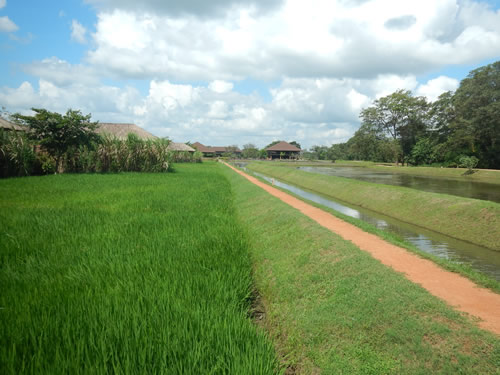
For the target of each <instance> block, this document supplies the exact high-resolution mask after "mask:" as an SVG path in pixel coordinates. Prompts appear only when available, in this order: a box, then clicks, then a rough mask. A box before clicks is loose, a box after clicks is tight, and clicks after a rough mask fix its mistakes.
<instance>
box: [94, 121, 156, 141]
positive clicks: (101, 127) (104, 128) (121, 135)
mask: <svg viewBox="0 0 500 375" xmlns="http://www.w3.org/2000/svg"><path fill="white" fill-rule="evenodd" d="M96 133H98V134H109V135H112V136H115V137H116V138H118V139H127V136H128V134H129V133H132V134H135V135H137V136H138V137H139V138H140V139H156V138H157V137H156V136H154V135H153V134H151V133H150V132H148V131H146V130H144V129H143V128H141V127H139V126H137V125H135V124H114V123H110V122H99V123H98V124H97V129H96Z"/></svg>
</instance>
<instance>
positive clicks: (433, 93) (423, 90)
mask: <svg viewBox="0 0 500 375" xmlns="http://www.w3.org/2000/svg"><path fill="white" fill-rule="evenodd" d="M459 84H460V82H459V81H458V80H456V79H454V78H450V77H446V76H440V77H437V78H434V79H431V80H429V81H428V82H427V83H426V84H424V85H420V86H419V87H418V89H417V90H416V94H417V95H420V96H425V97H427V99H429V100H430V101H434V100H436V99H437V98H438V97H439V95H441V94H442V93H444V92H446V91H455V90H456V89H457V88H458V85H459Z"/></svg>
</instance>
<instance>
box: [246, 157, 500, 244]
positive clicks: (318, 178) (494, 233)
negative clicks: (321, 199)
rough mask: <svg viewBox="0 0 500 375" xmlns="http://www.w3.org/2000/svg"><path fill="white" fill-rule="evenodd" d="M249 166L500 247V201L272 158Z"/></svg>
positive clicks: (360, 203) (309, 187) (297, 183)
mask: <svg viewBox="0 0 500 375" xmlns="http://www.w3.org/2000/svg"><path fill="white" fill-rule="evenodd" d="M247 167H248V168H249V169H252V170H255V171H257V172H261V173H264V174H267V175H269V176H273V177H276V178H278V179H281V180H283V181H286V182H289V183H291V184H294V185H296V186H299V187H303V188H306V189H309V190H312V191H316V192H318V193H321V194H323V195H325V196H329V197H332V198H336V199H340V200H342V201H344V202H347V203H351V204H354V205H357V206H360V207H364V208H367V209H370V210H372V211H376V212H380V213H383V214H385V215H387V216H391V217H394V218H396V219H399V220H402V221H404V222H408V223H411V224H415V225H418V226H421V227H423V228H427V229H430V230H433V231H438V232H440V233H443V234H446V235H448V236H451V237H455V238H458V239H461V240H465V241H468V242H471V243H475V244H478V245H481V246H485V247H488V248H490V249H493V250H497V251H500V241H499V238H500V204H498V203H494V202H490V201H480V200H476V199H468V198H462V197H456V196H451V195H445V194H436V193H429V192H423V191H418V190H414V189H409V188H404V187H399V186H389V185H381V184H374V183H369V182H363V181H357V180H354V179H347V178H342V177H334V176H326V175H319V174H313V173H307V172H304V171H299V170H296V169H293V168H286V167H282V166H276V165H273V164H269V163H252V164H250V165H248V166H247Z"/></svg>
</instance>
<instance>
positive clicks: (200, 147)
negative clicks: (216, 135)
mask: <svg viewBox="0 0 500 375" xmlns="http://www.w3.org/2000/svg"><path fill="white" fill-rule="evenodd" d="M193 147H194V148H196V149H197V150H198V151H200V152H204V153H224V152H229V151H231V152H235V153H241V150H240V149H239V148H238V147H236V148H232V147H219V146H213V147H212V146H205V145H202V144H201V143H200V142H195V143H193Z"/></svg>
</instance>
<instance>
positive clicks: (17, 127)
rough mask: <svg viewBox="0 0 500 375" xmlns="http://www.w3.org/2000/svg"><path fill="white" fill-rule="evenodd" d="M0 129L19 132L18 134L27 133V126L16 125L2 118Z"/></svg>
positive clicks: (0, 119)
mask: <svg viewBox="0 0 500 375" xmlns="http://www.w3.org/2000/svg"><path fill="white" fill-rule="evenodd" d="M0 129H2V130H5V131H17V132H24V131H26V127H25V126H21V125H17V124H14V123H12V122H10V121H7V120H5V119H3V118H1V117H0Z"/></svg>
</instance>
